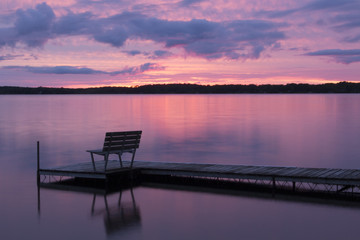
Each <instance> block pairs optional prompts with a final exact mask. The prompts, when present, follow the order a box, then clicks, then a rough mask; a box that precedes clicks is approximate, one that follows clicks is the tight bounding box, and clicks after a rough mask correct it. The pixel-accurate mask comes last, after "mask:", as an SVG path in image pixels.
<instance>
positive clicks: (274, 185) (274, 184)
mask: <svg viewBox="0 0 360 240" xmlns="http://www.w3.org/2000/svg"><path fill="white" fill-rule="evenodd" d="M272 182H273V189H274V190H275V188H276V182H275V177H273V178H272Z"/></svg>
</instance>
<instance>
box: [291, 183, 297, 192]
mask: <svg viewBox="0 0 360 240" xmlns="http://www.w3.org/2000/svg"><path fill="white" fill-rule="evenodd" d="M292 184H293V192H295V190H296V183H295V182H292Z"/></svg>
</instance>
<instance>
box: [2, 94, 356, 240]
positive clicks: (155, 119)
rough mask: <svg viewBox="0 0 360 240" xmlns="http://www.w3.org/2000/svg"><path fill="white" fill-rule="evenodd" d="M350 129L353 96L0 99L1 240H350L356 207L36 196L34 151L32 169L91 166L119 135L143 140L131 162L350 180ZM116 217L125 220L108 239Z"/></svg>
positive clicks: (181, 194)
mask: <svg viewBox="0 0 360 240" xmlns="http://www.w3.org/2000/svg"><path fill="white" fill-rule="evenodd" d="M359 123H360V95H358V94H338V95H337V94H324V95H321V94H293V95H291V94H274V95H270V94H263V95H261V94H259V95H251V94H243V95H236V94H229V95H34V96H32V95H0V154H1V157H0V195H1V197H0V221H1V223H0V238H1V239H30V238H31V239H39V240H42V239H120V238H121V239H305V238H306V239H353V238H356V236H357V235H358V233H357V224H358V222H359V221H360V208H359V207H355V208H354V207H353V208H352V207H350V206H341V207H340V206H336V205H334V206H333V205H329V204H320V203H311V202H306V201H296V200H295V201H285V200H282V199H277V198H262V197H259V196H251V195H245V194H227V193H221V192H210V191H208V192H207V191H193V190H192V189H165V188H157V187H154V186H140V187H137V188H134V189H133V190H132V192H133V195H132V194H131V191H130V190H126V191H123V192H122V194H121V195H120V192H119V193H114V194H111V195H109V196H106V198H104V197H103V196H100V195H96V196H95V195H93V194H88V193H82V192H74V191H58V190H53V189H40V194H38V191H37V186H36V142H37V141H40V152H41V167H43V168H46V167H53V166H59V165H66V164H72V163H80V162H86V161H90V155H89V153H87V152H85V150H87V149H94V148H99V147H101V146H102V143H103V139H104V134H105V132H107V131H127V130H142V131H143V135H142V139H141V143H140V148H139V150H138V151H137V155H136V160H138V161H160V162H186V163H191V162H194V163H219V164H247V165H271V166H296V167H328V168H360V146H359V136H360V127H359ZM120 196H121V204H120V205H119V204H118V202H119V199H120ZM132 196H133V197H134V198H132ZM39 200H40V201H39ZM133 200H135V202H134V201H133ZM106 206H108V208H106ZM134 206H136V207H134ZM119 208H125V209H127V211H129V212H131V211H132V210H134V209H135V210H136V214H133V212H132V213H129V214H130V215H131V214H133V215H135V216H134V217H133V219H132V220H133V221H130V223H129V224H127V223H123V226H122V227H121V228H116V227H114V226H113V225H112V223H113V222H112V220H114V219H115V217H114V216H115V215H116V214H117V213H118V210H119ZM107 210H108V211H107ZM111 217H113V218H111ZM129 218H130V217H129Z"/></svg>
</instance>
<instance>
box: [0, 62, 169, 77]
mask: <svg viewBox="0 0 360 240" xmlns="http://www.w3.org/2000/svg"><path fill="white" fill-rule="evenodd" d="M2 68H3V69H14V70H21V71H26V72H31V73H37V74H60V75H62V74H81V75H93V74H109V75H135V74H140V73H144V72H146V71H151V70H163V69H164V67H162V66H160V65H158V64H156V63H145V64H143V65H140V66H137V67H130V68H124V69H123V70H120V71H114V72H106V71H100V70H95V69H91V68H87V67H73V66H55V67H46V66H45V67H32V66H5V67H2Z"/></svg>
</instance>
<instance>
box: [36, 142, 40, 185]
mask: <svg viewBox="0 0 360 240" xmlns="http://www.w3.org/2000/svg"><path fill="white" fill-rule="evenodd" d="M36 181H37V185H39V184H40V142H39V141H37V170H36Z"/></svg>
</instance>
